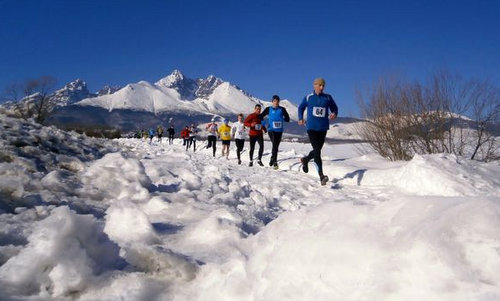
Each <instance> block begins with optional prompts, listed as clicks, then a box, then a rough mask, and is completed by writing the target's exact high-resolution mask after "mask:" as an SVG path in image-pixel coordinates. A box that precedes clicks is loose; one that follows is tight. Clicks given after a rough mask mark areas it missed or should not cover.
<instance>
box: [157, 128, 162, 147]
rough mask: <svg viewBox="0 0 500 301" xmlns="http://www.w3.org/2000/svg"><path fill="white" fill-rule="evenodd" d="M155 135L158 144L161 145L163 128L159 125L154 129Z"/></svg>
mask: <svg viewBox="0 0 500 301" xmlns="http://www.w3.org/2000/svg"><path fill="white" fill-rule="evenodd" d="M156 135H157V136H158V142H160V143H161V138H162V137H163V127H162V126H161V125H158V127H157V128H156Z"/></svg>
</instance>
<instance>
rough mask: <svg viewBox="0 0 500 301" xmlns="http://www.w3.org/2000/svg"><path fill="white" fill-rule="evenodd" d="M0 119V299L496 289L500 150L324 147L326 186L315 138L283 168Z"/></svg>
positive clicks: (298, 147)
mask: <svg viewBox="0 0 500 301" xmlns="http://www.w3.org/2000/svg"><path fill="white" fill-rule="evenodd" d="M0 122H1V124H0V129H1V135H0V137H1V140H0V143H1V144H2V145H1V150H0V300H75V299H76V300H148V301H149V300H186V301H187V300H231V301H237V300H262V301H267V300H342V301H346V300H370V301H371V300H419V301H421V300H454V301H455V300H464V301H465V300H481V301H486V300H488V301H493V300H499V299H500V235H499V233H500V179H499V177H498V175H499V174H500V165H499V164H498V163H489V164H483V163H479V162H475V161H470V160H467V159H464V158H457V157H455V156H451V155H431V156H416V157H415V158H414V159H413V160H412V161H410V162H388V161H386V160H384V159H382V158H380V157H379V156H377V155H375V154H367V155H359V154H357V153H356V151H355V149H356V147H355V145H353V144H335V145H327V146H325V148H324V155H323V159H324V165H325V173H326V174H327V175H328V176H329V177H330V179H331V181H330V182H329V183H328V184H327V186H320V185H319V180H318V177H317V173H316V171H315V170H314V168H313V167H312V166H311V171H310V172H309V174H304V173H303V172H301V171H300V166H299V164H298V158H299V157H301V156H302V155H304V154H305V153H306V152H308V151H309V150H310V146H309V145H308V144H300V143H283V144H282V146H281V152H280V153H279V164H280V170H279V171H276V170H273V169H272V168H270V167H268V166H265V167H260V166H254V167H252V168H250V167H248V166H247V164H248V152H247V151H245V153H244V154H243V164H242V165H237V164H236V159H235V152H234V149H232V150H231V155H230V160H226V159H225V158H220V150H221V147H220V144H219V145H218V152H217V158H213V157H212V156H211V150H206V149H201V147H200V146H202V145H203V143H199V144H201V145H198V146H199V150H198V151H197V152H194V153H193V152H192V151H189V152H186V151H185V150H184V148H183V146H182V145H181V144H180V141H178V140H176V141H175V144H174V145H172V146H169V145H167V144H166V143H162V144H160V143H157V142H153V143H152V144H149V143H145V142H143V141H140V140H136V139H122V140H118V141H114V142H105V141H101V140H92V139H88V138H85V137H81V136H78V135H76V134H67V133H63V132H60V131H58V130H56V129H54V128H41V127H37V126H36V125H34V124H32V123H29V122H24V123H22V122H20V121H17V120H13V119H10V118H6V117H4V116H1V115H0ZM246 147H248V143H247V145H246ZM269 150H270V144H269V143H268V142H267V144H266V147H265V153H264V154H265V155H264V160H263V161H264V163H268V161H269Z"/></svg>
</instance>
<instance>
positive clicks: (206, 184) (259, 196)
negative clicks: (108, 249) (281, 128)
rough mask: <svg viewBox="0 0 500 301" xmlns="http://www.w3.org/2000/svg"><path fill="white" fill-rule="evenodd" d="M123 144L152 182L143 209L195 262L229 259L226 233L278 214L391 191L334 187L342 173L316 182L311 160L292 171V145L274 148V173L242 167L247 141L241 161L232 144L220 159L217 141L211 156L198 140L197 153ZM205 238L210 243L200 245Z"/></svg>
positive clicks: (246, 230) (370, 201) (381, 197)
mask: <svg viewBox="0 0 500 301" xmlns="http://www.w3.org/2000/svg"><path fill="white" fill-rule="evenodd" d="M122 143H124V145H125V146H126V147H127V148H128V149H130V150H131V151H132V152H134V153H135V154H136V155H137V156H138V157H139V158H140V161H141V162H142V164H143V165H144V167H145V171H146V173H147V175H148V176H149V177H150V179H151V181H152V184H153V186H154V187H155V188H154V190H155V192H154V193H153V194H154V196H155V197H154V198H153V200H154V201H153V202H151V201H150V202H148V203H147V204H146V205H144V207H143V210H144V212H145V213H146V214H147V215H148V216H149V219H150V221H151V222H152V224H153V226H154V227H155V229H156V230H157V232H158V233H159V234H160V236H161V241H162V242H163V244H164V245H165V246H168V248H169V249H171V250H173V251H175V252H179V253H182V254H184V255H189V256H192V257H193V258H195V259H196V260H200V261H202V262H209V261H213V260H216V261H219V263H220V262H221V261H226V260H228V259H229V255H230V254H231V252H234V251H235V250H234V249H233V248H231V247H229V248H228V246H223V245H222V243H223V242H224V239H223V238H224V237H225V236H226V238H227V239H228V240H233V239H237V238H245V237H247V236H248V235H251V234H255V233H257V232H258V231H260V229H261V228H262V227H263V226H265V225H266V224H267V223H269V222H270V221H272V220H274V219H276V218H277V217H278V216H279V215H280V214H282V213H283V212H287V211H295V210H297V209H300V208H303V207H308V206H315V205H318V204H323V203H328V202H352V204H354V205H365V206H366V205H375V204H377V203H379V202H383V201H386V200H387V198H389V196H390V190H391V189H392V188H388V187H385V186H373V187H360V186H358V185H357V184H349V183H347V184H342V185H341V184H340V183H341V182H342V179H335V178H334V179H332V178H333V177H331V181H330V182H329V183H328V184H327V185H326V186H321V185H320V183H319V180H318V176H317V172H316V170H315V169H314V164H311V166H310V167H311V169H310V172H309V173H308V174H305V173H303V172H302V171H299V169H300V163H299V158H300V157H301V156H302V154H296V153H295V151H294V150H290V151H287V152H280V153H279V156H278V157H279V165H280V170H278V171H276V170H273V169H272V168H271V167H269V166H264V167H261V166H258V165H257V164H255V165H254V166H253V167H249V166H248V149H247V148H248V142H247V145H245V146H246V148H245V151H244V152H243V154H242V161H243V162H242V164H241V165H238V164H237V159H236V153H235V150H234V149H233V148H232V149H231V152H230V156H229V160H227V159H225V158H223V157H221V155H220V145H218V147H219V148H218V149H217V153H216V157H215V158H214V157H213V156H212V150H211V149H209V150H207V149H205V148H204V145H203V144H201V143H199V144H201V147H200V146H198V149H197V151H196V152H193V151H192V149H190V150H188V151H186V150H185V147H184V146H182V145H181V144H180V141H176V143H175V144H174V145H171V146H169V145H166V144H165V143H163V144H161V145H160V144H158V143H155V142H153V144H152V145H150V144H149V143H146V142H143V141H140V140H125V141H123V142H122ZM267 147H270V143H269V142H267V141H266V144H265V152H264V156H263V159H262V161H263V163H264V164H265V163H268V161H269V156H270V154H269V152H268V149H267ZM306 147H307V145H306ZM254 160H255V159H254ZM327 164H330V162H327V161H326V162H325V165H327ZM336 181H337V182H338V183H335V182H336ZM355 183H357V182H356V181H355ZM159 200H161V202H160V201H159ZM214 219H215V220H216V221H214ZM213 223H217V225H214V224H213ZM217 231H226V232H227V233H225V234H222V235H221V233H217ZM207 243H208V245H211V246H213V247H214V248H212V249H208V248H207V247H206V245H205V246H202V244H207Z"/></svg>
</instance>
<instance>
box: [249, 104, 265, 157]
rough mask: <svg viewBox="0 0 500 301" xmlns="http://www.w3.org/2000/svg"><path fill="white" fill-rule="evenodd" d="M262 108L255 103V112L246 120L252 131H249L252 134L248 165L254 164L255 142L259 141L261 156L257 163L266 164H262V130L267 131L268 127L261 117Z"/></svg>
mask: <svg viewBox="0 0 500 301" xmlns="http://www.w3.org/2000/svg"><path fill="white" fill-rule="evenodd" d="M261 110H262V107H261V105H259V104H257V105H255V108H254V112H253V113H252V114H250V115H248V116H247V118H246V119H245V121H244V124H245V126H246V127H248V128H250V131H249V132H248V135H249V136H250V163H249V164H248V166H253V151H254V150H255V142H258V143H259V156H258V160H257V164H259V165H260V166H264V164H262V153H263V152H264V137H263V134H262V132H267V129H266V127H265V126H264V125H262V120H261V119H260V118H259V115H260V111H261Z"/></svg>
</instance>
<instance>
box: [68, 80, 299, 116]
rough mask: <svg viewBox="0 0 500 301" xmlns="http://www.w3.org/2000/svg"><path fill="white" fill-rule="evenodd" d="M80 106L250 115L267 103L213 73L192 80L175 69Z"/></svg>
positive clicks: (292, 110)
mask: <svg viewBox="0 0 500 301" xmlns="http://www.w3.org/2000/svg"><path fill="white" fill-rule="evenodd" d="M76 104H77V105H80V106H94V107H101V108H105V109H106V110H108V111H110V112H111V111H113V110H118V109H124V110H133V111H146V112H151V113H155V114H157V113H160V112H169V113H174V112H176V113H178V112H192V113H193V112H196V113H202V114H207V113H208V114H217V115H234V114H238V113H244V114H249V113H251V112H252V111H253V108H254V106H255V104H262V105H263V106H268V105H270V104H271V103H270V102H266V101H262V100H260V99H258V98H256V97H253V96H251V95H250V94H249V93H247V92H245V91H244V90H242V89H240V88H239V87H238V86H236V85H233V84H231V83H229V82H225V81H223V80H222V79H220V78H217V77H215V76H214V75H210V76H208V77H207V78H205V79H200V78H199V79H191V78H188V77H186V76H185V75H183V74H182V72H181V71H179V70H174V71H173V72H172V73H171V74H169V75H168V76H166V77H164V78H162V79H160V80H158V81H157V82H156V83H154V84H151V83H149V82H146V81H140V82H138V83H133V84H128V85H126V86H125V87H124V88H122V89H120V90H118V91H117V92H116V93H114V94H110V95H102V96H98V97H92V98H88V99H84V100H82V101H80V102H78V103H76ZM281 104H282V105H283V106H284V107H286V108H287V109H288V111H289V113H290V115H291V116H290V117H291V118H292V119H293V120H297V113H296V111H297V108H296V106H295V105H294V104H293V103H291V102H290V101H287V100H283V101H282V103H281Z"/></svg>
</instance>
